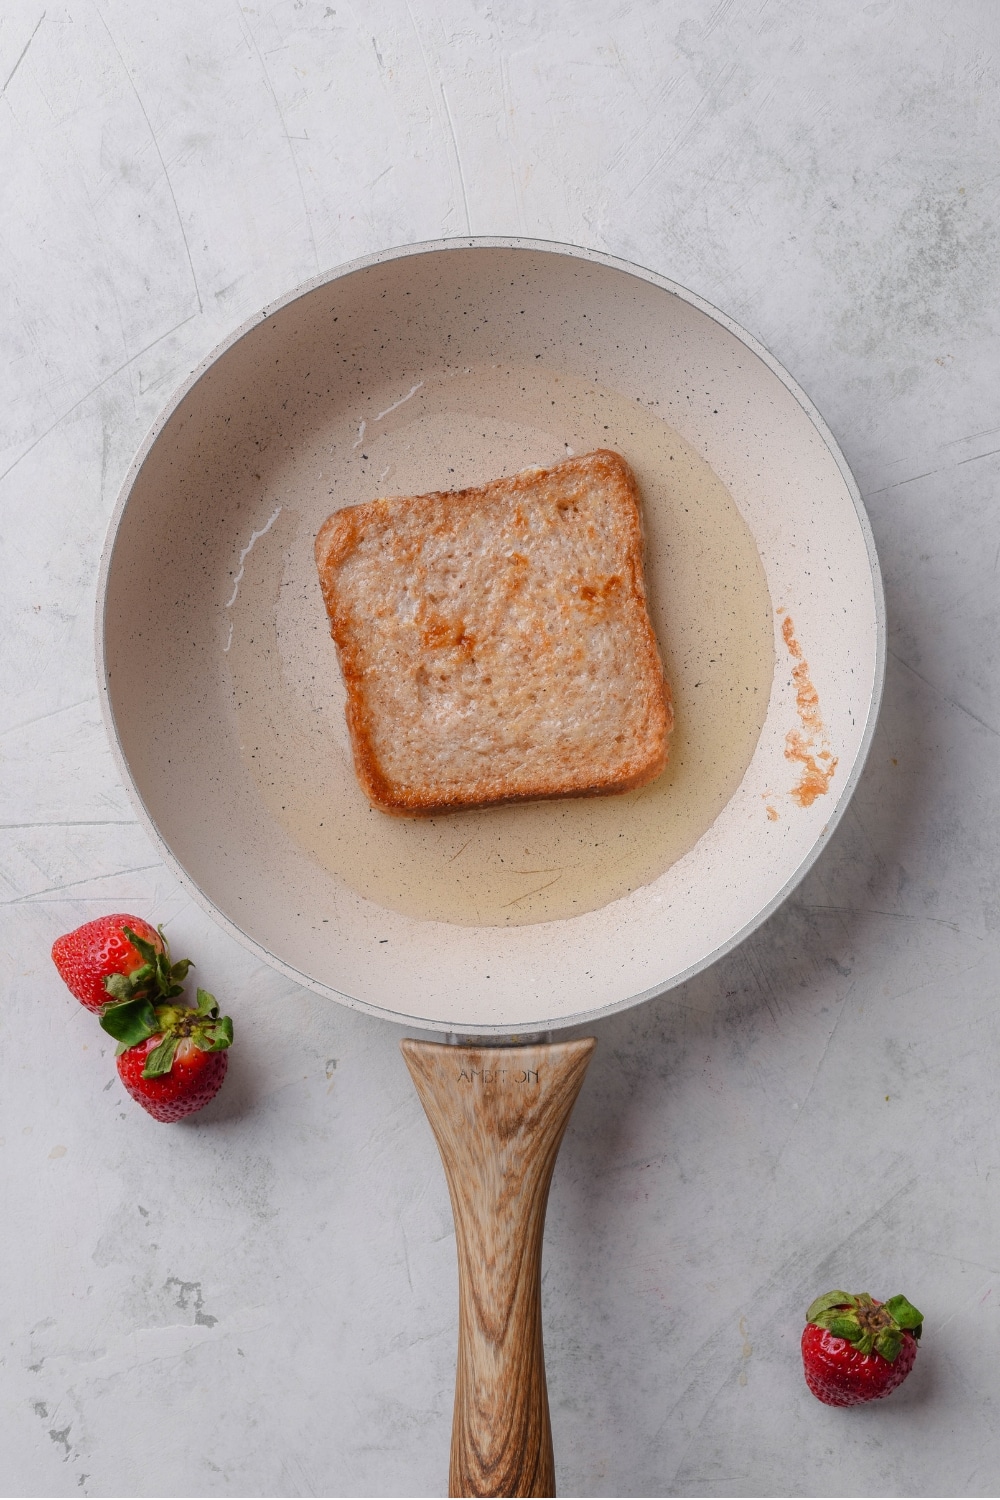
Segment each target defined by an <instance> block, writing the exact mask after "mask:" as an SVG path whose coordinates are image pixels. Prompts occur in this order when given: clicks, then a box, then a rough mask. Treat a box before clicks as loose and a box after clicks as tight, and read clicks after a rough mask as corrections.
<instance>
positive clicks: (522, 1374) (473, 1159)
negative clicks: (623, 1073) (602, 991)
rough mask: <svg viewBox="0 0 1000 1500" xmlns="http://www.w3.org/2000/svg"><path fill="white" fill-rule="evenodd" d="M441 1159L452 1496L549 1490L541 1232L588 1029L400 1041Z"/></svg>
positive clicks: (583, 1064)
mask: <svg viewBox="0 0 1000 1500" xmlns="http://www.w3.org/2000/svg"><path fill="white" fill-rule="evenodd" d="M401 1045H402V1049H403V1056H404V1058H405V1059H406V1065H407V1067H408V1068H409V1070H410V1075H411V1077H412V1078H413V1082H414V1084H415V1085H416V1089H417V1093H418V1094H419V1095H420V1102H421V1104H422V1105H423V1106H424V1110H425V1112H426V1114H427V1118H428V1120H429V1121H430V1125H431V1129H432V1130H433V1132H434V1135H435V1138H436V1139H437V1143H438V1149H439V1150H440V1152H441V1160H442V1161H443V1162H444V1170H445V1175H446V1177H447V1179H448V1190H449V1192H450V1193H451V1207H452V1213H453V1214H454V1217H455V1240H456V1244H457V1248H458V1372H457V1376H456V1380H455V1416H454V1422H453V1425H452V1433H451V1471H450V1476H449V1494H451V1495H554V1494H555V1492H556V1491H555V1465H554V1462H553V1456H552V1430H551V1427H550V1425H549V1402H548V1395H547V1393H546V1390H545V1358H544V1355H543V1352H542V1306H541V1279H542V1233H543V1230H544V1227H545V1205H546V1202H547V1200H548V1196H549V1183H550V1182H551V1181H552V1169H553V1167H554V1166H555V1162H556V1156H557V1154H558V1152H559V1145H560V1142H561V1141H562V1138H563V1132H564V1131H565V1129H566V1125H567V1123H568V1121H569V1116H570V1111H571V1110H572V1108H573V1105H574V1103H575V1102H576V1096H577V1094H578V1093H579V1092H580V1085H581V1084H582V1082H583V1075H584V1073H585V1072H586V1071H587V1064H588V1063H589V1061H590V1056H591V1053H592V1052H593V1050H594V1047H595V1046H596V1045H597V1044H596V1042H595V1040H594V1038H593V1037H587V1038H585V1039H584V1040H582V1041H576V1042H554V1043H547V1044H544V1045H541V1046H532V1047H452V1046H443V1045H441V1044H440V1043H436V1042H415V1041H410V1040H407V1041H404V1042H403V1043H402V1044H401Z"/></svg>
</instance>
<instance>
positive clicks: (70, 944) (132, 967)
mask: <svg viewBox="0 0 1000 1500" xmlns="http://www.w3.org/2000/svg"><path fill="white" fill-rule="evenodd" d="M126 933H132V934H133V935H134V936H137V937H139V938H140V939H141V940H142V941H143V942H145V943H146V944H147V945H148V946H149V947H151V948H153V949H154V950H155V952H157V953H163V952H165V950H166V944H165V943H164V941H163V938H162V936H161V935H160V933H158V932H157V930H156V928H155V927H151V926H150V925H149V923H148V922H144V921H143V920H142V918H141V917H129V916H126V915H124V914H123V913H119V914H117V915H115V916H112V917H98V918H97V920H96V921H95V922H85V923H84V924H83V926H82V927H77V928H76V929H75V931H73V932H67V933H66V934H65V935H64V936H63V937H60V938H56V940H55V942H54V943H53V944H52V962H53V963H54V964H55V966H56V968H57V969H58V970H59V973H60V974H61V975H62V977H63V979H64V980H65V982H66V984H67V985H68V986H69V989H70V991H71V993H72V994H74V995H75V996H76V998H77V999H78V1000H79V1002H80V1004H81V1005H85V1006H86V1007H87V1009H88V1010H101V1009H102V1008H103V1007H104V1006H105V1005H107V1004H108V1003H109V1002H110V1000H111V995H110V994H109V993H108V991H107V990H106V989H105V987H104V981H105V980H106V979H108V978H110V976H111V975H112V974H121V975H128V974H133V973H136V972H138V971H140V970H142V969H143V968H144V967H145V966H146V964H147V963H148V959H146V958H144V957H143V955H142V954H141V953H140V951H139V949H138V948H137V947H136V945H135V943H134V942H132V941H130V940H129V938H128V937H127V936H126ZM123 998H124V996H119V999H123Z"/></svg>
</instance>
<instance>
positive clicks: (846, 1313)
mask: <svg viewBox="0 0 1000 1500" xmlns="http://www.w3.org/2000/svg"><path fill="white" fill-rule="evenodd" d="M923 1321H924V1319H923V1314H922V1313H919V1312H917V1309H916V1308H915V1307H914V1306H913V1304H912V1303H911V1302H908V1301H907V1300H906V1298H905V1297H890V1298H889V1300H888V1301H887V1302H876V1301H875V1299H874V1297H869V1295H868V1293H867V1292H860V1293H859V1294H858V1295H857V1296H852V1295H851V1294H850V1293H849V1292H827V1294H826V1296H825V1297H817V1299H816V1301H815V1302H814V1303H813V1304H812V1306H811V1307H810V1309H809V1311H808V1312H807V1313H806V1326H805V1331H804V1332H803V1334H802V1364H803V1368H804V1370H805V1377H806V1385H807V1386H808V1387H809V1389H810V1390H811V1391H812V1393H813V1395H814V1396H815V1397H816V1399H817V1400H818V1401H824V1402H825V1403H826V1405H827V1406H857V1405H859V1403H860V1402H862V1401H877V1400H878V1399H879V1398H880V1397H881V1396H888V1394H889V1392H890V1391H894V1390H895V1389H896V1387H897V1386H899V1385H902V1383H903V1381H904V1380H905V1379H906V1377H907V1375H909V1373H910V1371H911V1370H912V1369H913V1361H914V1360H915V1359H916V1357H917V1339H919V1337H920V1333H921V1327H922V1325H923Z"/></svg>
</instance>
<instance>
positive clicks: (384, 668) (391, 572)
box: [315, 449, 673, 816]
mask: <svg viewBox="0 0 1000 1500" xmlns="http://www.w3.org/2000/svg"><path fill="white" fill-rule="evenodd" d="M595 494H597V495H598V496H599V503H600V505H602V506H603V507H604V511H603V512H595V514H600V515H601V516H602V517H606V516H610V520H603V519H602V522H601V524H602V526H603V528H604V531H606V532H608V533H609V534H610V535H611V538H612V551H613V562H614V566H613V568H612V569H611V571H607V569H605V570H604V571H601V570H600V569H598V570H596V571H595V569H594V567H593V566H589V567H587V566H576V565H574V562H573V556H572V555H571V552H570V551H569V549H568V548H567V554H566V564H565V567H563V568H562V569H561V570H560V571H559V572H557V573H556V575H555V581H554V583H553V584H551V587H550V588H549V593H548V594H547V595H546V597H545V600H544V601H543V603H544V611H547V613H545V612H544V611H543V608H542V604H537V603H533V598H532V596H531V594H530V590H531V587H532V585H531V584H530V583H526V582H525V580H526V579H527V578H528V575H529V573H531V572H532V569H531V568H529V566H528V558H527V556H526V555H525V554H526V553H527V552H528V551H530V549H531V545H532V524H533V521H535V520H536V518H537V516H538V515H539V514H540V513H541V508H544V509H545V513H546V516H549V515H553V516H558V515H560V514H562V513H563V512H564V511H565V512H567V514H569V515H571V518H572V520H573V525H574V528H575V529H574V530H573V531H572V535H573V537H574V539H575V540H576V542H577V551H579V547H580V546H584V547H586V546H588V545H591V549H592V551H595V552H596V551H598V550H599V549H600V547H603V548H604V554H602V555H603V556H604V561H605V562H606V561H607V553H608V545H609V544H608V542H607V538H606V537H604V536H603V535H598V534H597V533H598V531H599V530H600V528H599V527H595V524H594V522H593V520H592V519H588V516H589V514H590V513H589V512H586V506H587V505H588V504H589V505H590V506H591V510H593V506H594V499H593V497H594V495H595ZM578 505H582V506H583V507H584V510H585V514H584V519H583V520H582V521H581V520H580V519H579V514H578V509H577V507H578ZM496 518H499V519H496ZM495 520H496V524H497V525H498V526H499V525H501V523H502V525H503V526H504V527H505V528H506V529H505V530H503V531H502V533H501V532H500V531H498V532H497V533H496V534H495V535H493V536H490V537H488V539H487V544H484V545H491V546H493V547H494V548H495V551H496V556H495V558H490V559H489V563H490V572H489V578H488V580H487V584H486V586H485V588H486V592H489V591H491V590H492V594H493V597H494V601H495V599H499V600H501V603H502V604H503V606H504V607H506V608H508V609H509V610H513V611H514V612H515V615H516V612H517V611H518V609H520V610H521V614H522V615H523V616H524V618H525V619H527V621H528V623H529V625H530V627H531V634H530V635H529V636H527V637H526V641H527V646H528V656H527V657H525V661H526V662H530V669H531V670H533V671H534V673H535V676H536V677H538V676H541V679H542V680H543V682H544V683H545V687H546V690H547V691H548V692H549V693H550V694H551V697H552V700H553V703H554V705H555V707H556V709H557V710H558V709H560V708H561V707H563V706H566V705H564V703H563V700H564V699H566V698H567V690H566V688H565V687H564V684H565V682H566V681H567V680H568V678H567V677H566V673H567V671H568V670H569V668H570V667H572V669H573V670H574V671H579V672H584V671H585V670H587V669H588V668H587V664H588V654H587V653H588V647H587V645H586V642H587V641H588V640H591V639H597V640H598V642H599V643H603V641H604V639H605V637H606V636H608V635H609V634H611V633H614V632H617V634H618V636H620V637H622V638H623V639H624V640H625V642H626V644H627V647H628V670H629V673H630V681H629V683H628V684H627V687H628V689H629V691H628V693H627V705H626V707H625V708H624V709H621V710H620V714H624V715H625V716H626V718H627V722H626V723H624V724H623V725H617V724H616V723H615V722H611V723H610V724H609V726H608V731H607V734H606V737H605V741H604V742H600V741H599V740H598V743H597V744H596V746H595V745H591V746H589V748H588V747H587V745H583V746H582V748H581V744H580V733H579V732H577V738H576V740H571V739H570V740H567V745H563V744H562V743H561V742H560V741H559V740H558V736H556V738H554V739H552V740H551V743H550V742H549V741H544V742H543V744H542V746H541V748H540V750H539V752H538V755H537V757H536V761H537V763H536V764H535V765H534V766H533V767H532V768H530V769H529V771H528V772H525V771H524V769H523V766H521V765H516V766H514V768H513V770H512V769H511V753H508V754H507V758H506V761H505V760H504V756H503V755H502V754H501V753H500V751H501V749H502V748H504V747H502V746H501V745H500V743H499V742H500V740H501V739H502V726H501V725H500V724H499V722H498V724H497V738H498V745H497V751H498V753H497V757H496V759H497V764H498V766H499V769H498V770H495V769H494V767H493V760H492V757H490V766H489V767H488V768H477V770H476V771H475V772H474V773H470V772H468V771H467V770H466V771H463V769H462V765H461V764H456V766H455V767H450V766H449V765H448V751H447V742H445V750H444V752H443V753H444V770H443V771H442V769H441V761H442V751H441V749H440V746H438V747H437V749H436V750H434V747H433V745H432V744H431V740H432V731H433V730H434V727H435V724H434V720H433V717H432V716H431V711H430V710H428V715H429V716H428V718H427V720H426V723H425V724H422V723H421V722H420V716H419V713H418V712H417V711H416V710H414V709H413V707H412V704H413V703H414V702H416V698H415V697H414V696H413V695H414V693H416V694H417V696H419V694H420V692H421V690H422V681H421V679H422V678H423V682H424V683H425V684H426V687H427V692H428V693H432V691H433V690H434V689H436V688H437V686H438V678H440V680H441V681H443V682H445V683H448V682H451V681H453V680H458V678H459V677H461V675H462V673H463V672H467V671H470V670H471V671H474V670H475V668H476V663H477V661H485V663H486V667H487V668H492V669H493V670H498V667H497V664H496V663H495V662H494V659H493V657H492V656H491V648H492V646H493V645H495V643H492V642H490V641H489V640H480V639H477V637H476V634H475V633H474V630H473V629H472V627H471V626H470V623H469V616H470V613H471V615H472V616H475V610H472V611H471V612H470V610H469V609H468V607H467V606H468V601H469V594H465V595H464V596H462V595H461V594H460V590H461V589H462V588H464V587H465V583H464V582H459V583H458V584H455V585H453V588H452V593H451V594H450V595H449V593H448V591H447V589H442V587H441V586H440V577H439V575H438V574H433V576H432V577H431V584H427V585H426V587H424V592H423V593H421V587H423V586H424V585H422V584H421V580H424V582H425V584H426V579H427V577H428V576H429V575H428V569H427V566H426V565H425V564H426V559H425V557H424V553H425V551H426V549H427V548H428V547H431V546H437V545H438V544H440V543H442V542H443V543H444V544H450V542H451V541H452V539H453V538H455V537H456V536H457V535H458V533H459V532H460V531H461V528H462V527H463V525H468V524H470V523H476V522H481V523H482V527H483V528H484V529H486V530H488V528H489V526H490V525H491V524H493V523H494V521H495ZM536 529H537V528H536ZM551 529H552V527H551V525H550V530H551ZM521 538H523V539H524V540H521ZM581 539H582V540H581ZM559 540H560V539H559V538H558V537H557V538H556V545H558V543H559ZM512 543H513V545H511V544H512ZM366 549H367V551H366ZM315 551H316V562H317V566H318V570H319V578H320V584H321V588H322V592H323V598H324V602H325V604H326V608H327V613H328V615H329V618H330V627H331V634H332V636H333V639H334V641H335V642H336V646H337V651H338V656H339V658H340V664H341V670H342V672H343V677H344V683H345V687H346V690H347V708H346V714H347V723H348V728H349V731H350V738H351V745H352V749H353V754H354V761H355V766H356V770H357V774H358V778H359V780H360V782H361V785H362V787H363V788H364V790H365V792H366V794H367V795H368V797H369V798H370V799H371V801H372V802H373V803H374V804H375V805H376V806H377V807H379V808H380V809H382V810H383V811H385V812H388V813H393V814H397V815H403V816H413V815H424V816H430V815H432V814H435V813H447V812H455V811H458V810H460V809H472V808H480V807H489V806H500V805H503V804H507V803H515V802H530V801H538V800H542V799H549V798H558V797H582V796H602V795H610V794H613V793H617V792H625V791H631V790H634V789H636V788H638V787H641V786H644V785H646V783H647V782H650V781H652V780H654V779H655V778H656V777H657V776H658V775H659V774H660V773H661V771H662V770H663V768H664V766H665V764H666V760H667V741H668V737H669V734H670V731H671V728H672V726H673V713H672V708H671V703H670V694H669V689H668V688H667V685H666V683H665V682H664V678H663V670H662V666H661V663H660V657H659V651H658V648H657V644H656V638H655V636H654V634H653V630H652V626H651V624H650V621H649V616H648V611H647V608H646V588H645V579H644V576H643V568H642V558H643V537H642V526H641V517H640V510H639V497H638V489H637V486H636V482H635V478H634V476H633V474H632V471H631V469H630V468H629V466H628V464H627V463H626V462H625V460H624V459H623V458H622V457H621V456H620V455H619V454H617V453H614V452H612V451H611V450H608V449H600V450H598V451H596V452H594V453H591V454H587V455H585V456H583V457H581V458H571V459H567V460H566V461H564V462H563V463H561V464H557V465H555V466H554V467H553V468H551V469H546V470H539V469H529V470H526V471H524V472H523V473H520V474H516V475H513V476H512V477H510V478H506V479H499V480H495V481H493V482H492V483H491V484H487V485H484V486H482V487H480V488H473V489H466V490H459V491H450V492H449V491H436V492H434V493H432V494H428V495H418V496H408V497H399V498H393V499H392V500H386V499H378V500H373V501H369V502H367V503H365V504H362V505H356V506H351V507H349V508H346V509H344V510H341V511H338V512H335V513H334V514H333V515H332V516H330V517H329V518H328V520H327V521H326V522H325V523H324V525H323V526H322V528H321V530H320V532H319V534H318V536H317V538H316V548H315ZM533 556H534V555H533ZM557 556H558V554H557ZM359 559H362V562H359ZM479 560H480V562H481V561H482V558H480V559H479ZM362 565H364V566H367V567H368V568H369V572H368V573H367V574H365V575H364V576H363V578H362V584H363V585H366V587H362V591H361V592H360V593H359V592H358V588H359V585H358V583H357V580H354V581H352V580H351V579H349V578H346V579H345V575H346V573H348V572H349V570H350V569H351V567H360V566H362ZM533 566H534V573H535V575H536V581H535V583H534V588H535V589H536V592H537V590H538V589H539V587H540V585H539V584H538V582H537V574H538V568H537V566H535V565H534V563H533ZM478 576H479V585H478V587H479V591H480V593H482V592H483V583H482V573H480V575H478ZM401 580H404V581H405V583H406V587H407V588H408V589H409V594H408V595H407V598H408V599H409V600H410V601H411V602H413V601H415V602H413V608H412V611H411V615H410V616H409V617H408V618H407V620H406V623H405V626H402V625H399V624H398V623H397V616H396V615H394V614H393V612H392V608H393V604H395V607H397V608H398V606H399V598H400V595H399V588H400V585H401ZM391 589H394V590H395V594H394V595H393V599H390V598H389V594H390V591H391ZM526 592H527V603H526V604H523V606H522V597H523V596H524V595H525V593H526ZM539 598H541V595H539ZM553 601H554V602H553ZM477 602H478V603H480V604H482V601H481V600H480V599H479V598H478V595H477ZM362 606H363V607H362ZM532 609H534V613H532ZM480 612H481V611H480ZM376 617H379V618H376ZM415 633H416V634H415ZM376 634H377V635H378V641H379V643H380V644H379V647H378V651H377V650H376V647H375V645H374V644H373V642H374V640H375V636H376ZM414 640H418V642H419V644H418V645H417V646H416V647H414V646H413V645H412V642H413V641H414ZM400 642H405V643H410V644H408V645H407V646H406V649H407V650H409V652H410V655H409V657H408V658H406V660H405V661H404V660H403V658H402V656H401V655H400V651H401V650H402V647H400V644H399V643H400ZM567 643H568V644H567ZM397 648H399V649H397ZM379 651H380V652H381V655H379V654H378V653H379ZM619 651H620V643H619ZM414 652H416V654H415V655H414ZM549 659H551V662H552V668H553V674H554V675H553V676H551V677H549V678H548V679H547V680H546V679H545V671H546V662H547V661H548V660H549ZM602 660H603V659H602V658H600V657H598V658H597V668H600V667H601V665H602ZM567 663H569V666H568V665H567ZM597 668H595V667H594V665H593V663H591V664H590V667H589V670H590V676H591V678H593V677H594V676H595V671H596V670H597ZM499 670H507V671H508V673H509V674H510V673H511V668H510V660H509V657H508V658H504V659H503V660H502V661H501V662H500V663H499ZM525 670H527V668H525ZM605 670H608V669H607V668H606V667H605ZM393 673H399V674H400V681H403V679H404V677H406V684H405V685H406V686H407V689H408V690H409V689H410V688H413V684H412V683H410V681H409V679H410V677H412V678H413V679H415V682H416V687H415V688H413V691H412V692H411V693H410V697H409V698H407V699H405V701H404V706H403V707H402V708H400V707H399V706H398V703H397V700H396V699H394V698H392V697H391V695H390V696H389V697H388V698H386V691H387V688H386V683H387V680H388V679H391V678H392V676H393ZM406 674H409V675H408V676H407V675H406ZM449 674H451V675H450V676H449ZM559 674H562V675H559ZM522 680H523V672H522V673H521V674H520V676H519V675H518V674H517V673H514V674H513V675H509V681H508V683H507V688H508V691H509V693H511V694H513V693H516V691H517V689H518V686H519V684H520V683H521V681H522ZM491 681H492V679H491V678H490V677H489V676H485V677H484V678H483V683H485V684H490V683H491ZM389 685H390V687H391V682H390V684H389ZM502 685H503V684H502V683H501V686H502ZM597 686H598V688H599V689H600V688H601V687H602V684H601V682H600V679H599V678H598V683H597ZM615 688H616V683H615V682H614V681H611V680H610V679H609V681H608V683H607V693H608V694H609V695H610V696H613V695H614V691H615ZM476 691H478V695H479V696H478V698H477V697H476ZM489 691H490V689H489V688H488V687H485V686H479V687H478V689H475V688H474V689H473V691H472V693H471V696H469V695H468V694H467V695H466V699H464V700H463V702H464V703H465V702H467V703H471V709H470V710H469V711H468V713H467V715H466V721H463V723H464V722H467V721H468V720H470V719H471V720H472V721H474V722H477V723H479V725H480V728H481V725H482V723H483V722H487V723H488V722H489V721H488V716H487V715H486V709H485V705H486V701H487V696H488V694H489ZM380 693H381V697H380V698H379V694H380ZM591 693H592V694H593V684H591ZM530 697H531V695H530V694H529V698H530ZM376 699H378V701H376ZM431 701H432V708H433V705H434V703H435V702H436V701H437V700H433V699H432V700H431ZM531 702H532V703H534V699H533V698H532V699H531ZM568 706H569V707H572V705H568ZM526 711H529V710H526ZM477 715H478V718H477ZM496 717H497V720H498V721H499V718H500V717H502V715H497V716H496ZM557 717H558V715H557ZM616 727H617V728H619V730H620V731H621V732H619V733H618V734H617V735H615V734H614V732H613V731H614V730H615V728H616ZM423 730H426V731H427V734H428V744H429V745H430V748H429V749H428V769H427V770H426V771H421V770H420V750H419V740H420V734H421V732H422V731H423ZM460 737H461V731H460V732H459V735H458V737H457V738H456V740H455V745H456V761H458V760H460V757H459V756H458V753H457V751H458V744H459V738H460ZM584 738H585V732H584ZM623 740H628V741H629V742H630V743H631V749H630V750H626V749H624V747H623V746H622V747H621V748H620V747H619V742H621V741H623ZM397 741H398V742H399V743H403V742H404V741H405V742H406V743H407V744H409V745H411V746H412V744H413V743H414V742H417V743H418V749H417V750H416V751H413V752H411V753H410V761H409V762H407V767H408V769H409V770H410V771H411V773H412V772H413V765H414V756H415V757H416V761H415V764H416V766H417V771H416V773H415V774H409V775H407V776H405V777H401V776H400V775H399V774H396V775H392V774H389V773H387V770H386V767H385V765H384V764H383V761H384V758H385V755H386V753H389V754H390V757H391V755H392V754H393V753H394V752H395V747H396V742H397ZM380 743H381V746H382V753H381V754H380V750H379V745H380ZM567 747H568V748H567ZM464 748H465V747H464V745H463V746H462V749H463V750H464ZM506 749H507V750H508V752H509V751H510V747H509V746H507V747H506ZM435 757H436V758H435ZM397 758H398V757H397ZM515 759H516V757H515ZM432 761H433V765H432ZM463 764H464V763H463ZM477 767H478V763H477ZM526 776H527V780H526V779H525V777H526Z"/></svg>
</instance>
